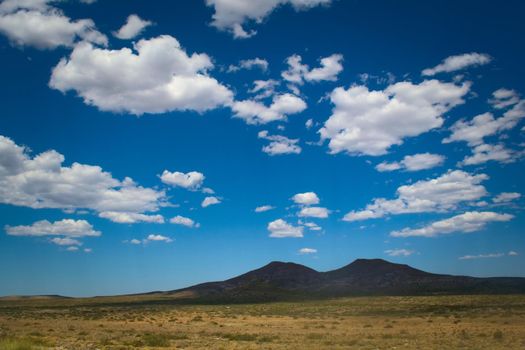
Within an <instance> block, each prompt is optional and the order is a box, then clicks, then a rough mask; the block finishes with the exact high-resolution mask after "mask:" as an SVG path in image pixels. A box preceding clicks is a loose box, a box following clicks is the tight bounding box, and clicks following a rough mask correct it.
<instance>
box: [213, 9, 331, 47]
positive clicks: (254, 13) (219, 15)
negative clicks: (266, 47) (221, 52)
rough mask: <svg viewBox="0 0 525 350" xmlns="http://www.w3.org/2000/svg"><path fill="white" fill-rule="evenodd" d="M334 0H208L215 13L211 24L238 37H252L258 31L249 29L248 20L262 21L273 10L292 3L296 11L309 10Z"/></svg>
mask: <svg viewBox="0 0 525 350" xmlns="http://www.w3.org/2000/svg"><path fill="white" fill-rule="evenodd" d="M331 1H332V0H251V1H245V0H206V4H207V5H208V6H213V8H214V10H215V13H214V14H213V17H212V22H211V25H212V26H214V27H215V28H217V29H219V30H224V31H228V32H230V33H231V34H232V35H233V37H234V38H236V39H246V38H249V37H252V36H253V35H255V34H256V33H257V32H256V31H254V30H251V31H247V30H246V29H244V28H243V25H244V24H245V23H247V22H255V23H261V22H262V21H263V20H264V19H265V18H266V17H267V16H268V15H269V14H270V13H272V11H273V10H275V9H276V8H277V7H279V6H281V5H286V4H290V5H292V6H293V8H294V9H295V10H296V11H300V10H307V9H310V8H313V7H316V6H319V5H328V4H330V3H331Z"/></svg>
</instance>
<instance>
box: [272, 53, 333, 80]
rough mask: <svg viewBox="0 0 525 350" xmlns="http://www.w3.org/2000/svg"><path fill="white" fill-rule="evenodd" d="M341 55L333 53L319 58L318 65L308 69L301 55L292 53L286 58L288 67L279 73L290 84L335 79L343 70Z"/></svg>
mask: <svg viewBox="0 0 525 350" xmlns="http://www.w3.org/2000/svg"><path fill="white" fill-rule="evenodd" d="M342 62H343V55H341V54H333V55H330V56H328V57H324V58H321V59H320V64H321V65H320V67H317V68H313V69H310V68H309V67H308V65H306V64H303V63H302V57H301V56H299V55H292V56H290V57H288V58H287V59H286V63H287V64H288V69H287V70H286V71H284V72H282V73H281V76H282V78H283V79H284V80H286V81H288V82H289V83H292V84H298V85H301V84H303V83H304V81H307V82H318V81H336V80H337V76H338V75H339V73H341V72H342V71H343V64H342Z"/></svg>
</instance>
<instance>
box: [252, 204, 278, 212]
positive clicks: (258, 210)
mask: <svg viewBox="0 0 525 350" xmlns="http://www.w3.org/2000/svg"><path fill="white" fill-rule="evenodd" d="M273 209H275V207H274V206H271V205H261V206H260V207H257V208H255V212H256V213H263V212H265V211H268V210H273Z"/></svg>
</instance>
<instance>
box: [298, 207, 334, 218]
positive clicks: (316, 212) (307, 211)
mask: <svg viewBox="0 0 525 350" xmlns="http://www.w3.org/2000/svg"><path fill="white" fill-rule="evenodd" d="M329 213H330V211H329V210H328V209H326V208H323V207H304V208H302V209H301V211H300V212H299V216H300V217H309V218H318V219H326V218H327V217H328V214H329Z"/></svg>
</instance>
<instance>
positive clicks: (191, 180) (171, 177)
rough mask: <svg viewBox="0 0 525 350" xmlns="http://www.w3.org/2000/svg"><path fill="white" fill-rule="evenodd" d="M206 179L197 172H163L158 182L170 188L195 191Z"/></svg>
mask: <svg viewBox="0 0 525 350" xmlns="http://www.w3.org/2000/svg"><path fill="white" fill-rule="evenodd" d="M205 178H206V177H205V176H204V174H203V173H200V172H198V171H190V172H188V173H182V172H180V171H175V172H170V171H168V170H164V171H163V172H162V174H161V175H160V180H161V181H162V182H163V183H165V184H167V185H170V186H174V187H182V188H185V189H189V190H197V189H199V188H200V187H201V186H202V184H203V183H204V179H205Z"/></svg>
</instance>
